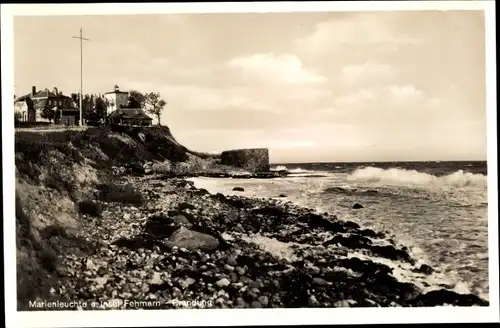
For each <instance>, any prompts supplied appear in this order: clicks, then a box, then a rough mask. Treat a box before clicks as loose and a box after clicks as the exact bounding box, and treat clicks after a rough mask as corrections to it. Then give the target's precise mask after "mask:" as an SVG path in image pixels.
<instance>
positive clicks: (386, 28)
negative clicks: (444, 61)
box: [295, 13, 419, 55]
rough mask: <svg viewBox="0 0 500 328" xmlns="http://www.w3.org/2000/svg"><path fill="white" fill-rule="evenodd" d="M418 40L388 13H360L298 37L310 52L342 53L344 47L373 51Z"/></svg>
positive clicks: (298, 40) (317, 27) (316, 26)
mask: <svg viewBox="0 0 500 328" xmlns="http://www.w3.org/2000/svg"><path fill="white" fill-rule="evenodd" d="M415 44H419V40H417V39H415V38H412V37H410V36H408V35H405V34H403V33H400V32H399V31H398V18H396V16H395V15H391V14H388V13H383V14H381V13H359V14H355V15H352V16H350V17H344V18H340V19H331V20H328V21H323V22H320V23H318V24H316V25H315V27H314V29H313V31H312V33H310V34H308V35H305V36H303V37H300V38H298V39H296V40H295V45H296V47H297V48H298V49H301V50H303V51H305V52H306V53H309V54H321V55H328V54H329V53H332V52H337V53H341V52H342V50H343V49H345V47H353V46H354V47H359V46H361V47H371V48H372V51H375V50H376V51H377V52H393V51H395V50H397V48H398V46H400V45H415ZM372 53H373V52H372Z"/></svg>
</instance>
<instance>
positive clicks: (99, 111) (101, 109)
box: [94, 97, 107, 119]
mask: <svg viewBox="0 0 500 328" xmlns="http://www.w3.org/2000/svg"><path fill="white" fill-rule="evenodd" d="M106 109H107V106H106V102H105V101H104V99H102V98H101V97H97V98H96V99H95V108H94V111H95V114H96V116H97V117H98V118H99V119H101V118H102V119H104V118H105V117H106V112H107V110H106Z"/></svg>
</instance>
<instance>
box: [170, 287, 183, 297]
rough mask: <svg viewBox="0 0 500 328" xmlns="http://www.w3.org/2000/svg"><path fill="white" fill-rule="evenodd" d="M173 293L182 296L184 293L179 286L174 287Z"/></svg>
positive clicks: (175, 295)
mask: <svg viewBox="0 0 500 328" xmlns="http://www.w3.org/2000/svg"><path fill="white" fill-rule="evenodd" d="M172 295H173V296H174V297H180V296H181V295H182V292H181V290H180V289H179V288H177V287H174V288H173V289H172Z"/></svg>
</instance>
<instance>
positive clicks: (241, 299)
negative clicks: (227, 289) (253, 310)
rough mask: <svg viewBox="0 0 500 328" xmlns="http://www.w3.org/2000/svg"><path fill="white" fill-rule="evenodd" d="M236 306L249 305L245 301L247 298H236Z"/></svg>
mask: <svg viewBox="0 0 500 328" xmlns="http://www.w3.org/2000/svg"><path fill="white" fill-rule="evenodd" d="M235 304H236V306H237V307H246V306H247V302H245V300H244V299H243V298H241V297H238V298H237V299H236V302H235Z"/></svg>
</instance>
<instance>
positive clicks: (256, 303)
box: [250, 301, 262, 309]
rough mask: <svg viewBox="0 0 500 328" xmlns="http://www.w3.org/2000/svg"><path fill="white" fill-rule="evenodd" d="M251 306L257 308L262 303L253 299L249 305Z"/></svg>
mask: <svg viewBox="0 0 500 328" xmlns="http://www.w3.org/2000/svg"><path fill="white" fill-rule="evenodd" d="M250 306H251V307H252V308H254V309H257V308H261V307H262V304H261V303H260V302H259V301H253V302H252V304H251V305H250Z"/></svg>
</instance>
